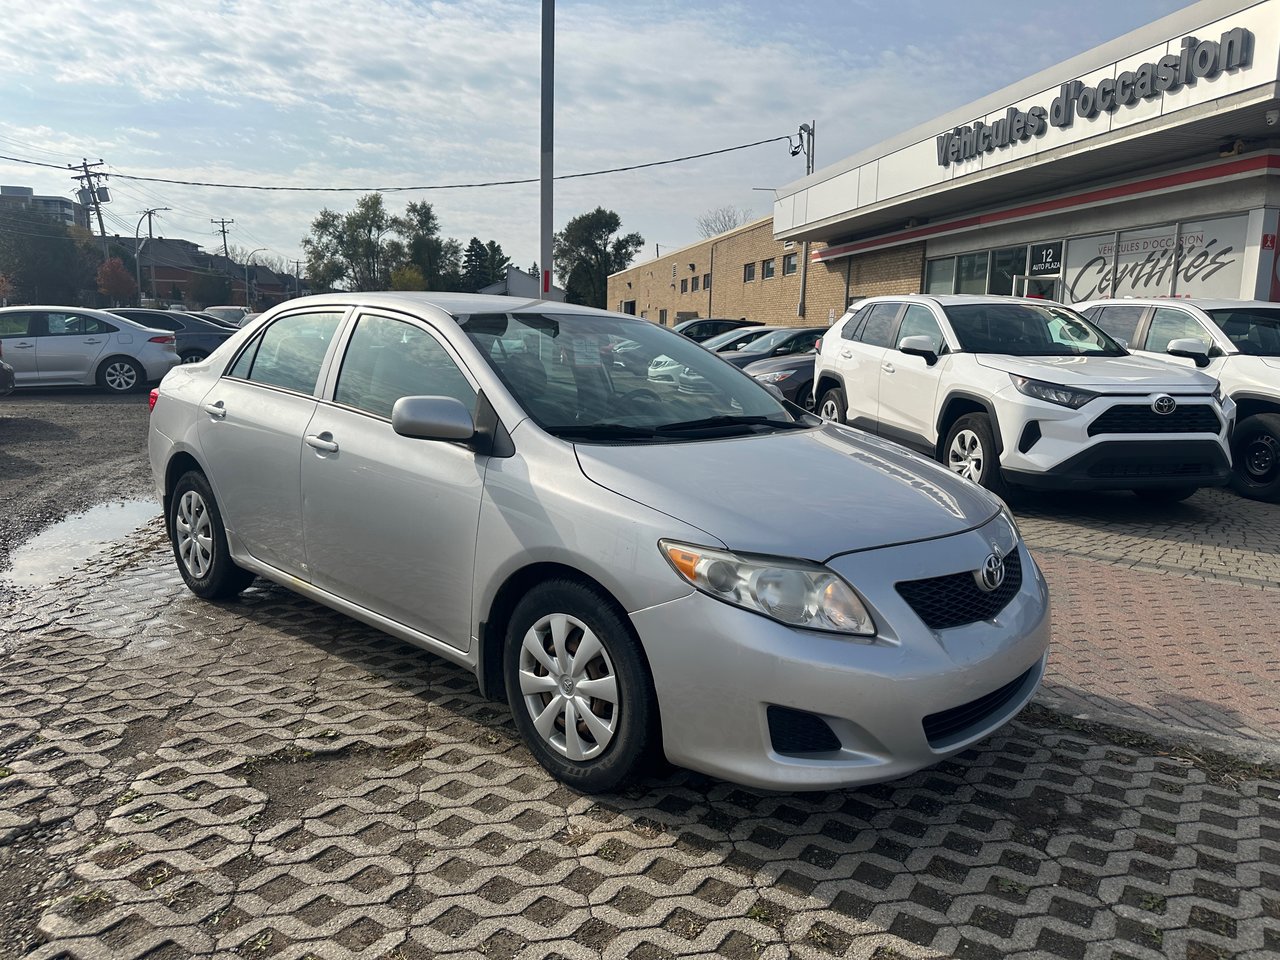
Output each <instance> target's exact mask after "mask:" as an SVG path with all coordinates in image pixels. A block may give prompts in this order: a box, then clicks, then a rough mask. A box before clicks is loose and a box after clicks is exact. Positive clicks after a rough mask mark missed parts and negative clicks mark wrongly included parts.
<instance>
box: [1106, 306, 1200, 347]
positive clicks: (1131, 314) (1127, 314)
mask: <svg viewBox="0 0 1280 960" xmlns="http://www.w3.org/2000/svg"><path fill="white" fill-rule="evenodd" d="M1146 309H1147V308H1146V307H1138V306H1132V305H1121V306H1115V307H1095V308H1094V312H1093V315H1092V316H1090V317H1089V319H1090V320H1092V321H1093V322H1094V323H1096V324H1097V325H1098V326H1100V327H1101V328H1102V329H1103V330H1105V331H1106V332H1107V333H1108V334H1110V335H1111V336H1112V337H1113V338H1114V339H1116V340H1123V341H1124V342H1125V343H1129V344H1131V343H1133V335H1134V334H1135V333H1136V332H1137V330H1138V321H1139V320H1141V319H1142V314H1143V312H1144V311H1145V310H1146ZM1179 312H1181V311H1179Z"/></svg>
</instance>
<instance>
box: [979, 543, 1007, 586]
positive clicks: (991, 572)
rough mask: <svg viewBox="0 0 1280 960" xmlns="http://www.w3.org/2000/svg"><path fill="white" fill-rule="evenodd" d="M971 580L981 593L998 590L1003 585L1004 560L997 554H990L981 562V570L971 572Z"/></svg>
mask: <svg viewBox="0 0 1280 960" xmlns="http://www.w3.org/2000/svg"><path fill="white" fill-rule="evenodd" d="M973 579H974V580H975V581H977V584H978V589H979V590H981V591H982V592H983V593H990V592H991V591H992V590H997V589H999V587H1000V584H1002V583H1004V558H1003V557H1001V556H1000V554H999V553H998V552H995V553H992V554H991V556H989V557H987V559H986V560H984V561H983V563H982V569H981V570H975V571H973Z"/></svg>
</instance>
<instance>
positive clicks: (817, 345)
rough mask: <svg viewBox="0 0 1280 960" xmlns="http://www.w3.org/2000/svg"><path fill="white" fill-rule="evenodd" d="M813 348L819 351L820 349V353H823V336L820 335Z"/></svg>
mask: <svg viewBox="0 0 1280 960" xmlns="http://www.w3.org/2000/svg"><path fill="white" fill-rule="evenodd" d="M813 349H814V350H817V351H818V353H821V352H822V338H821V337H819V338H818V341H817V343H815V344H814V345H813Z"/></svg>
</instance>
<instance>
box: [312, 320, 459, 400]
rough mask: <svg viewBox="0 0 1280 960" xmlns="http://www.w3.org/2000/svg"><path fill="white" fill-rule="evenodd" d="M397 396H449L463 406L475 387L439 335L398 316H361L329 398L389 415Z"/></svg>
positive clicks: (398, 397)
mask: <svg viewBox="0 0 1280 960" xmlns="http://www.w3.org/2000/svg"><path fill="white" fill-rule="evenodd" d="M401 397H453V398H454V399H455V400H458V401H459V402H460V403H462V405H463V406H465V407H466V408H467V409H468V410H474V409H475V404H476V392H475V390H473V389H472V387H471V384H470V383H469V382H468V381H467V378H466V377H465V376H464V375H463V373H462V371H461V370H460V369H459V368H458V365H457V364H456V363H454V362H453V358H452V357H450V356H449V353H448V351H447V350H445V348H444V346H443V345H442V344H441V343H440V341H439V340H437V339H436V338H435V337H433V336H432V335H431V334H429V333H427V332H426V331H425V330H423V329H422V328H421V327H418V326H415V325H414V324H412V323H408V322H406V321H404V320H395V319H392V318H390V317H380V316H362V317H361V318H360V319H359V321H358V322H357V323H356V329H355V332H354V333H353V334H352V335H351V342H350V343H348V344H347V351H346V354H345V355H344V356H343V358H342V367H341V369H340V370H339V371H338V385H337V387H336V388H335V389H334V392H333V399H334V401H335V402H336V403H341V404H344V405H345V406H348V407H355V408H356V409H357V410H363V411H364V412H365V413H372V414H373V415H374V416H378V417H386V418H387V419H388V420H389V419H391V408H392V407H393V406H395V402H396V401H397V400H399V399H400V398H401Z"/></svg>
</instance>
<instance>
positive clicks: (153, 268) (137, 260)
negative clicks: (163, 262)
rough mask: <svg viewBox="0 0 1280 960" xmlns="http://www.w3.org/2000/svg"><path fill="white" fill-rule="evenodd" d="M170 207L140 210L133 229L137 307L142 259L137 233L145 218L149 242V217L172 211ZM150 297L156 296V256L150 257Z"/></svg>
mask: <svg viewBox="0 0 1280 960" xmlns="http://www.w3.org/2000/svg"><path fill="white" fill-rule="evenodd" d="M172 209H173V208H172V207H150V208H148V209H146V210H140V211H139V213H141V214H142V216H141V217H138V225H137V226H136V227H134V228H133V265H134V267H136V268H137V273H138V305H139V306H141V305H142V257H141V256H140V253H141V251H140V249H139V247H138V233H139V232H140V231H141V230H142V217H146V218H147V242H148V243H150V242H151V239H152V237H151V217H152V216H153V215H154V214H155V213H157V212H159V211H160V210H172ZM151 296H152V298H155V296H156V256H155V254H154V253H153V254H152V255H151Z"/></svg>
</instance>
